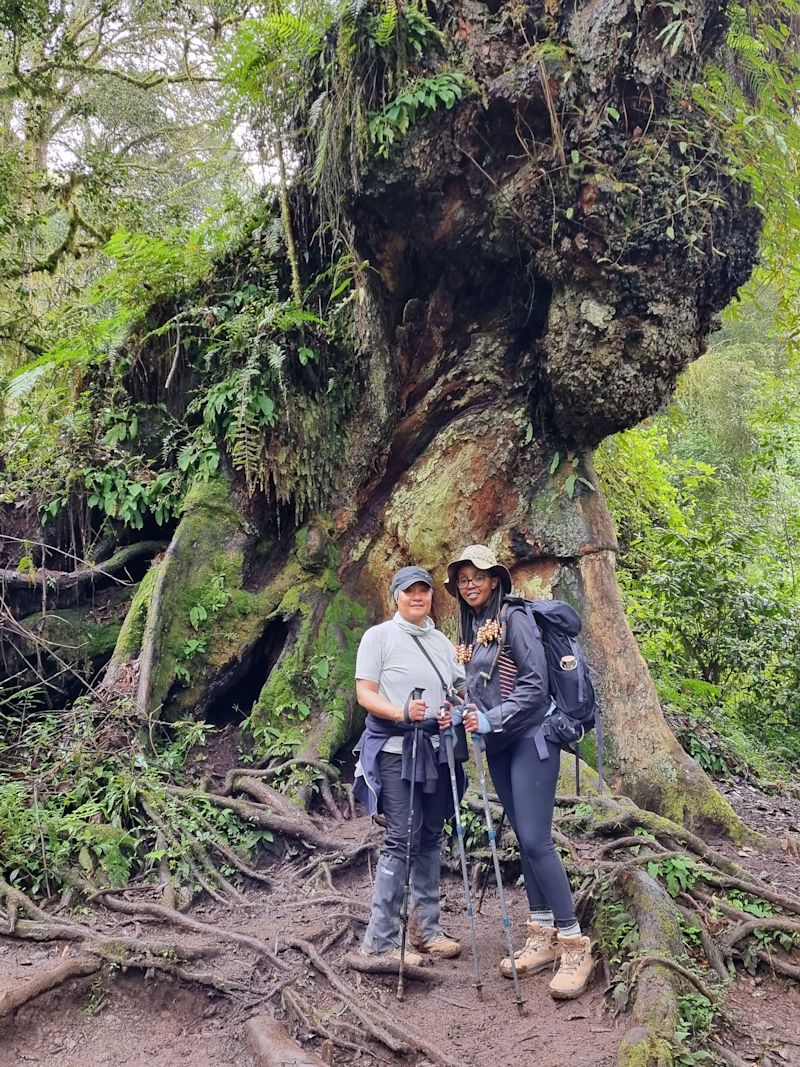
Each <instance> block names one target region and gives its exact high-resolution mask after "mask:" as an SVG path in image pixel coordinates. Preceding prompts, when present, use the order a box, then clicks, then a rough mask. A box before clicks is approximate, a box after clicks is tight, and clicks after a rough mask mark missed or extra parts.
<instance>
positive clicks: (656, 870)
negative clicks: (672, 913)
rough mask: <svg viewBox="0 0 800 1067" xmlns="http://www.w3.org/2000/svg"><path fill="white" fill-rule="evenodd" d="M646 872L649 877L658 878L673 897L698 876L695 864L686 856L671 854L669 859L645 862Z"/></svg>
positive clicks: (683, 890)
mask: <svg viewBox="0 0 800 1067" xmlns="http://www.w3.org/2000/svg"><path fill="white" fill-rule="evenodd" d="M647 873H648V874H649V875H650V877H651V878H658V879H660V880H661V881H662V882H663V883H664V884H665V886H666V887H667V892H668V893H669V894H670V896H673V897H676V896H677V895H678V893H682V892H685V890H687V889H689V888H691V886H693V885H694V883H695V882H696V881H697V879H698V878H699V877H700V874H699V872H698V870H697V864H696V863H695V862H694V860H692V859H690V858H689V857H688V856H671V857H670V858H669V859H664V860H658V859H655V860H651V861H650V863H648V864H647Z"/></svg>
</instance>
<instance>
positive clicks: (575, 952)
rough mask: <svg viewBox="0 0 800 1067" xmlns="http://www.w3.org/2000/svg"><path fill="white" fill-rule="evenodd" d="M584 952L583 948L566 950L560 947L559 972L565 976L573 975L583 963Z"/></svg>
mask: <svg viewBox="0 0 800 1067" xmlns="http://www.w3.org/2000/svg"><path fill="white" fill-rule="evenodd" d="M583 957H584V950H583V948H576V949H568V948H564V947H562V949H561V970H562V971H564V972H565V973H566V974H574V973H575V971H577V970H578V969H579V967H580V965H581V964H582V963H583Z"/></svg>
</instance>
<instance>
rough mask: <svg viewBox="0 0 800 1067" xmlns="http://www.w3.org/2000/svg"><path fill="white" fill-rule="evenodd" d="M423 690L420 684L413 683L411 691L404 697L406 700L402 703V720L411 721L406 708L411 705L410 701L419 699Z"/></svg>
mask: <svg viewBox="0 0 800 1067" xmlns="http://www.w3.org/2000/svg"><path fill="white" fill-rule="evenodd" d="M424 692H425V690H424V689H423V688H422V687H421V686H419V685H415V686H414V688H413V689H412V690H411V692H410V693H409V694H408V696H407V697H406V702H405V704H404V705H403V722H411V716H410V715H409V713H408V709H409V708H410V707H411V701H412V700H421V699H422V694H423V693H424Z"/></svg>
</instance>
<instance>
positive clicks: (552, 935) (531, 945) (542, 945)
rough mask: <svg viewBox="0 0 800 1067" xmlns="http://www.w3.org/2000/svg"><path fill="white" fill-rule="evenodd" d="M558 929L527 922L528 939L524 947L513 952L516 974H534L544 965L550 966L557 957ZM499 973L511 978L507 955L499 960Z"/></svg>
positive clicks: (511, 972) (521, 975)
mask: <svg viewBox="0 0 800 1067" xmlns="http://www.w3.org/2000/svg"><path fill="white" fill-rule="evenodd" d="M557 935H558V931H557V930H556V928H555V927H554V926H540V925H539V923H537V922H533V920H531V921H530V922H529V923H528V940H527V941H526V942H525V947H524V948H521V949H520V950H519V951H518V952H515V953H514V961H515V963H516V965H517V974H518V975H519V976H520V978H522V977H523V976H524V975H526V974H536V972H537V971H543V970H544V969H545V968H546V967H552V965H553V963H554V962H555V960H556V959H557V958H558V945H557V943H556V937H557ZM500 973H501V974H503V975H505V977H506V978H513V977H514V972H513V971H512V970H511V960H510V959H509V957H508V956H506V958H505V959H504V960H501V961H500Z"/></svg>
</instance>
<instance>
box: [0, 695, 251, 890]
mask: <svg viewBox="0 0 800 1067" xmlns="http://www.w3.org/2000/svg"><path fill="white" fill-rule="evenodd" d="M129 721H130V707H129V706H127V705H126V704H125V703H124V702H121V703H119V704H117V705H116V706H115V707H114V708H113V709H111V713H110V715H109V712H108V710H106V712H105V713H104V715H103V716H102V717H96V709H94V708H93V707H92V705H91V703H90V702H89V701H88V700H85V699H81V700H79V701H78V702H77V703H76V705H75V707H74V708H73V709H72V710H71V711H69V712H66V713H65V712H61V713H52V712H45V713H41V714H39V715H38V716H33V717H28V718H27V719H26V720H25V722H24V724H22V725H21V728H20V730H19V733H18V734H17V742H16V745H15V748H14V759H13V764H14V772H13V774H12V773H11V772H10V770H7V771H6V772H5V773H4V774H2V775H0V837H2V840H3V850H2V854H0V875H2V877H4V878H5V879H6V880H7V881H8V882H9V883H10V884H11V885H13V886H16V887H18V888H20V889H23V890H25V891H26V892H30V893H32V894H34V895H36V894H40V893H44V892H47V893H52V892H56V891H57V890H58V888H59V887H60V886H61V885H62V874H63V872H64V871H66V870H68V869H70V868H74V869H78V870H80V871H81V872H82V873H83V874H84V875H85V876H87V877H88V878H90V879H91V880H92V881H94V882H95V883H96V884H98V885H111V886H117V885H123V884H124V883H126V882H127V881H129V880H130V879H131V878H133V877H137V876H140V877H144V878H146V879H152V880H154V879H155V878H156V875H157V867H158V862H159V860H160V859H161V858H162V856H164V855H166V856H167V859H168V862H169V866H170V871H171V873H172V876H173V878H174V880H175V882H176V884H177V885H178V886H186V887H187V888H189V889H193V888H194V875H193V873H192V871H191V870H190V867H189V865H188V863H187V856H188V855H190V854H191V844H190V838H191V839H194V840H196V841H199V842H200V843H201V844H203V843H210V842H211V840H212V838H213V837H216V838H217V839H218V840H221V841H223V842H227V843H228V844H229V845H230V846H231V847H233V848H238V849H240V850H241V851H242V852H243V853H250V852H252V851H253V850H254V849H255V848H257V847H258V846H259V845H260V844H261V843H262V842H264V841H269V840H270V835H269V834H268V833H266V832H262V831H258V830H253V828H251V827H249V826H247V825H246V824H244V823H242V822H241V821H240V820H239V819H238V818H237V817H236V816H235V815H234V814H233V813H232V812H230V811H220V809H218V808H215V807H213V806H212V805H210V804H208V803H207V802H206V801H203V800H202V799H198V800H194V799H192V800H183V799H179V798H172V797H169V796H168V795H167V794H166V792H165V788H164V787H165V785H166V784H168V782H169V780H170V776H171V775H173V774H175V773H176V772H177V771H179V770H181V769H185V768H187V766H188V763H189V762H190V761H191V759H192V758H193V757H196V755H197V748H198V746H199V747H201V748H202V746H203V744H204V743H205V739H206V736H207V734H208V729H209V728H208V727H207V726H206V724H205V723H202V722H199V723H198V722H194V721H188V720H187V721H182V722H177V723H173V724H172V725H171V726H170V727H169V731H168V733H167V732H165V735H164V738H163V739H162V743H161V744H160V745H159V748H158V751H157V752H156V753H154V754H153V755H152V756H151V757H150V758H145V756H144V755H143V754H142V753H141V751H140V750H139V749H138V746H137V745H136V744H135V743H133V740H132V739H130V740H131V743H130V744H122V743H120V741H121V739H122V737H123V736H124V731H125V729H126V727H127V725H128V723H129ZM112 726H113V730H112V735H113V736H114V738H115V744H114V746H113V750H112V747H111V746H108V745H107V742H106V738H108V737H109V728H110V727H112ZM7 766H8V764H7ZM146 807H148V808H150V810H151V811H152V810H156V811H158V813H159V817H160V819H161V820H162V821H163V822H164V823H165V824H167V825H168V826H169V827H170V829H171V833H172V837H171V839H170V841H169V842H167V843H166V844H165V845H164V846H163V847H161V848H159V847H157V844H156V834H157V829H156V827H155V826H154V825H153V823H152V820H151V819H150V817H149V815H148V812H147V810H146Z"/></svg>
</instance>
